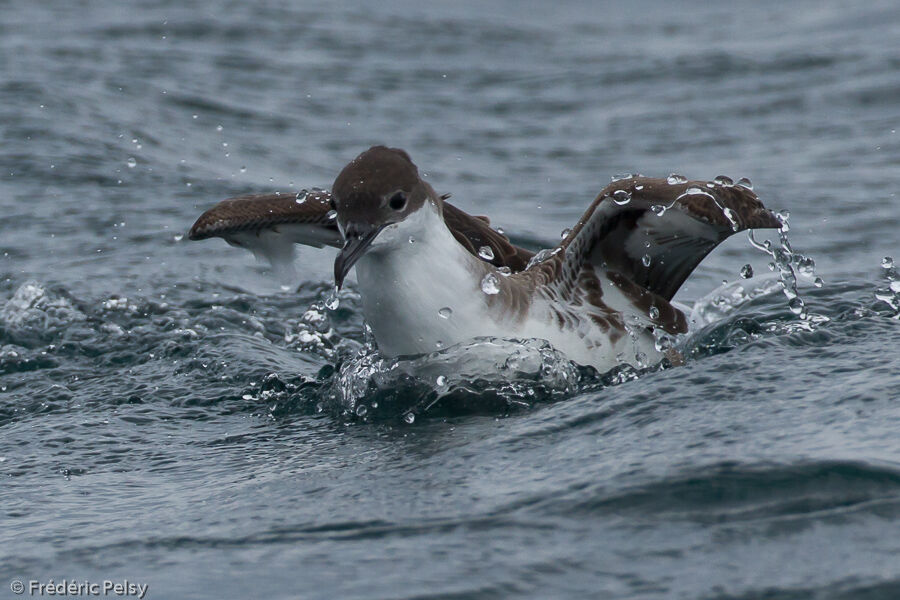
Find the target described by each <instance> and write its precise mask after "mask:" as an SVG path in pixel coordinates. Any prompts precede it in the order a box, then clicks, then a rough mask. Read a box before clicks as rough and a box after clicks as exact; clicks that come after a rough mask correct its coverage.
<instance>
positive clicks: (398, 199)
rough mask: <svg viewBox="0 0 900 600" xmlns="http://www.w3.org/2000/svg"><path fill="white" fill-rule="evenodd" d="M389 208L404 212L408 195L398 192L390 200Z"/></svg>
mask: <svg viewBox="0 0 900 600" xmlns="http://www.w3.org/2000/svg"><path fill="white" fill-rule="evenodd" d="M388 206H390V207H391V208H393V209H394V210H403V208H404V207H405V206H406V194H404V193H403V192H397V193H396V194H394V195H393V196H391V199H390V200H388Z"/></svg>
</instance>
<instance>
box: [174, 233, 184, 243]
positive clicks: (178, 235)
mask: <svg viewBox="0 0 900 600" xmlns="http://www.w3.org/2000/svg"><path fill="white" fill-rule="evenodd" d="M174 239H175V241H176V242H180V241H181V240H183V239H184V235H183V234H181V233H177V234H175V238H174Z"/></svg>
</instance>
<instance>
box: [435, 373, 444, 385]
mask: <svg viewBox="0 0 900 600" xmlns="http://www.w3.org/2000/svg"><path fill="white" fill-rule="evenodd" d="M434 382H435V383H436V384H437V385H438V387H444V386H445V385H447V377H446V376H445V375H438V376H437V379H435V380H434Z"/></svg>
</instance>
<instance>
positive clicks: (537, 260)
mask: <svg viewBox="0 0 900 600" xmlns="http://www.w3.org/2000/svg"><path fill="white" fill-rule="evenodd" d="M559 250H560V249H559V248H544V249H543V250H541V251H540V252H538V253H537V254H535V255H534V256H532V257H531V258H530V259H529V260H528V264H527V265H525V269H526V270H527V269H530V268H531V267H533V266H534V265H539V264H541V263H542V262H544V261H545V260H547V259H549V258H551V257H552V256H554V255H556V254H557V253H558V252H559Z"/></svg>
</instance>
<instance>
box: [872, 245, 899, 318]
mask: <svg viewBox="0 0 900 600" xmlns="http://www.w3.org/2000/svg"><path fill="white" fill-rule="evenodd" d="M881 270H882V276H883V277H884V280H885V282H886V283H887V285H886V286H881V285H879V286H878V287H877V288H876V289H875V298H876V299H877V300H880V301H881V302H884V303H885V304H887V305H888V306H890V307H891V309H892V310H893V311H894V315H893V318H894V319H897V320H900V273H898V272H897V267H896V266H895V265H894V259H893V258H892V257H890V256H885V257H884V258H882V259H881Z"/></svg>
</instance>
